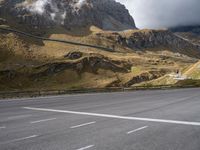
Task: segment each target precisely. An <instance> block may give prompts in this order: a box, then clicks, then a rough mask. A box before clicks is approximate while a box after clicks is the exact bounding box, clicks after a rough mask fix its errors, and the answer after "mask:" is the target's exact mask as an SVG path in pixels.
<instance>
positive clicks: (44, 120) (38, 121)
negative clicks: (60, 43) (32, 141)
mask: <svg viewBox="0 0 200 150" xmlns="http://www.w3.org/2000/svg"><path fill="white" fill-rule="evenodd" d="M55 119H56V118H49V119H43V120H37V121H31V122H30V123H31V124H34V123H40V122H46V121H51V120H55Z"/></svg>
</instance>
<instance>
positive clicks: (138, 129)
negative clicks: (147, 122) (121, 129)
mask: <svg viewBox="0 0 200 150" xmlns="http://www.w3.org/2000/svg"><path fill="white" fill-rule="evenodd" d="M146 128H148V126H144V127H141V128H137V129H135V130H132V131H129V132H127V134H131V133H134V132H137V131H140V130H143V129H146Z"/></svg>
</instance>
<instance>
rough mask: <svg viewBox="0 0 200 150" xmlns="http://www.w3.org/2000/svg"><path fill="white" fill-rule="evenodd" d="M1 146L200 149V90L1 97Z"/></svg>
mask: <svg viewBox="0 0 200 150" xmlns="http://www.w3.org/2000/svg"><path fill="white" fill-rule="evenodd" d="M0 150H200V89H198V88H197V89H176V90H155V91H134V92H122V93H120V92H119V93H97V94H79V95H62V96H50V97H40V98H39V97H38V98H24V99H10V100H0Z"/></svg>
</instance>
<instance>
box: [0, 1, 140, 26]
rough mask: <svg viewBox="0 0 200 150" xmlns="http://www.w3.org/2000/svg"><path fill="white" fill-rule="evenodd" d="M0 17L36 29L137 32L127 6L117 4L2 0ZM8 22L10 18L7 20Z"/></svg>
mask: <svg viewBox="0 0 200 150" xmlns="http://www.w3.org/2000/svg"><path fill="white" fill-rule="evenodd" d="M0 5H1V6H0V12H1V17H2V18H5V17H6V16H8V15H9V17H11V18H12V19H15V18H16V22H15V23H18V24H26V25H27V26H30V27H34V28H51V27H53V26H56V25H61V26H64V27H65V28H67V29H71V28H80V27H81V28H82V27H87V26H90V25H95V26H97V27H99V28H101V29H104V30H124V29H135V28H136V27H135V23H134V20H133V18H132V17H131V16H130V14H129V12H128V10H127V9H126V8H125V6H124V5H122V4H120V3H118V2H116V1H115V0H16V1H13V0H1V3H0ZM7 18H8V17H7Z"/></svg>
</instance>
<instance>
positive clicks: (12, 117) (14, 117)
mask: <svg viewBox="0 0 200 150" xmlns="http://www.w3.org/2000/svg"><path fill="white" fill-rule="evenodd" d="M31 116H32V115H19V116H11V117H8V119H20V118H26V117H31Z"/></svg>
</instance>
